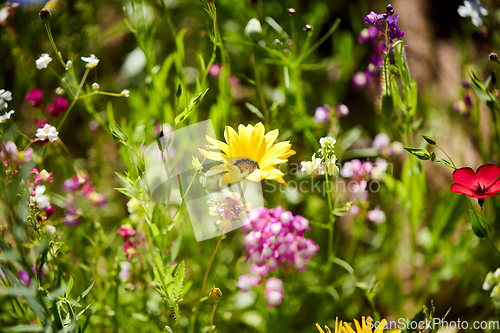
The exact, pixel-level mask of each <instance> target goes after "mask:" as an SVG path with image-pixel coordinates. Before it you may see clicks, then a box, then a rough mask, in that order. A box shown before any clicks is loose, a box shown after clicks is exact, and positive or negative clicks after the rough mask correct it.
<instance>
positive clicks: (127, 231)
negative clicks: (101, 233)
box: [118, 224, 136, 241]
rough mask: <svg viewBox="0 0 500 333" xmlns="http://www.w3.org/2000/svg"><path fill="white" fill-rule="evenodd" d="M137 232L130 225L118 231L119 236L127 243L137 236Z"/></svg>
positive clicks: (123, 226) (125, 225)
mask: <svg viewBox="0 0 500 333" xmlns="http://www.w3.org/2000/svg"><path fill="white" fill-rule="evenodd" d="M135 233H136V231H135V229H134V228H132V226H131V225H130V224H124V225H122V226H121V227H120V228H119V229H118V234H119V235H121V236H122V237H123V240H125V241H127V240H128V239H129V237H130V236H133V235H135Z"/></svg>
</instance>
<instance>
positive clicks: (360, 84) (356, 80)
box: [352, 72, 371, 90]
mask: <svg viewBox="0 0 500 333" xmlns="http://www.w3.org/2000/svg"><path fill="white" fill-rule="evenodd" d="M370 80H371V77H370V75H367V73H365V72H357V73H355V74H354V75H353V76H352V86H353V88H354V89H355V90H358V89H361V88H366V87H368V86H369V84H370Z"/></svg>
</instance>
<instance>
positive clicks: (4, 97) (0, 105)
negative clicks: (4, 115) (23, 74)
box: [0, 89, 12, 111]
mask: <svg viewBox="0 0 500 333" xmlns="http://www.w3.org/2000/svg"><path fill="white" fill-rule="evenodd" d="M11 100H12V93H11V92H10V91H8V90H5V89H0V111H1V110H3V109H7V107H8V106H9V104H7V102H8V101H11Z"/></svg>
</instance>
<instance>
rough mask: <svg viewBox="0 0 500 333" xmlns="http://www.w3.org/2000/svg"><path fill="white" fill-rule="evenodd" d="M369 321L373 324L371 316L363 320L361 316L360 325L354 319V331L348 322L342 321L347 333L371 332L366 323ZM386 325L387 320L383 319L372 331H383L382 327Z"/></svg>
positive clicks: (377, 332)
mask: <svg viewBox="0 0 500 333" xmlns="http://www.w3.org/2000/svg"><path fill="white" fill-rule="evenodd" d="M367 322H368V323H369V324H371V325H374V321H373V319H372V318H371V317H368V318H367V320H365V317H361V326H360V325H359V322H358V321H357V320H356V319H354V325H356V331H357V332H356V331H354V330H353V329H352V327H351V324H350V323H349V324H348V323H344V326H345V330H346V332H347V333H372V329H371V327H370V328H368V327H367V324H366V323H367ZM386 326H387V320H385V319H383V320H382V321H381V322H380V324H379V325H378V326H377V327H376V328H375V331H373V333H383V332H384V328H385V327H386ZM400 332H401V330H395V331H393V332H392V333H400Z"/></svg>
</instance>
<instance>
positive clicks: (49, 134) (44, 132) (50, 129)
mask: <svg viewBox="0 0 500 333" xmlns="http://www.w3.org/2000/svg"><path fill="white" fill-rule="evenodd" d="M58 135H59V133H58V132H57V131H56V128H55V127H54V126H50V125H49V124H45V126H44V127H43V128H39V129H37V130H36V137H37V138H39V139H40V141H45V140H46V139H47V138H48V139H49V141H50V142H54V141H56V140H57V138H58Z"/></svg>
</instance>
